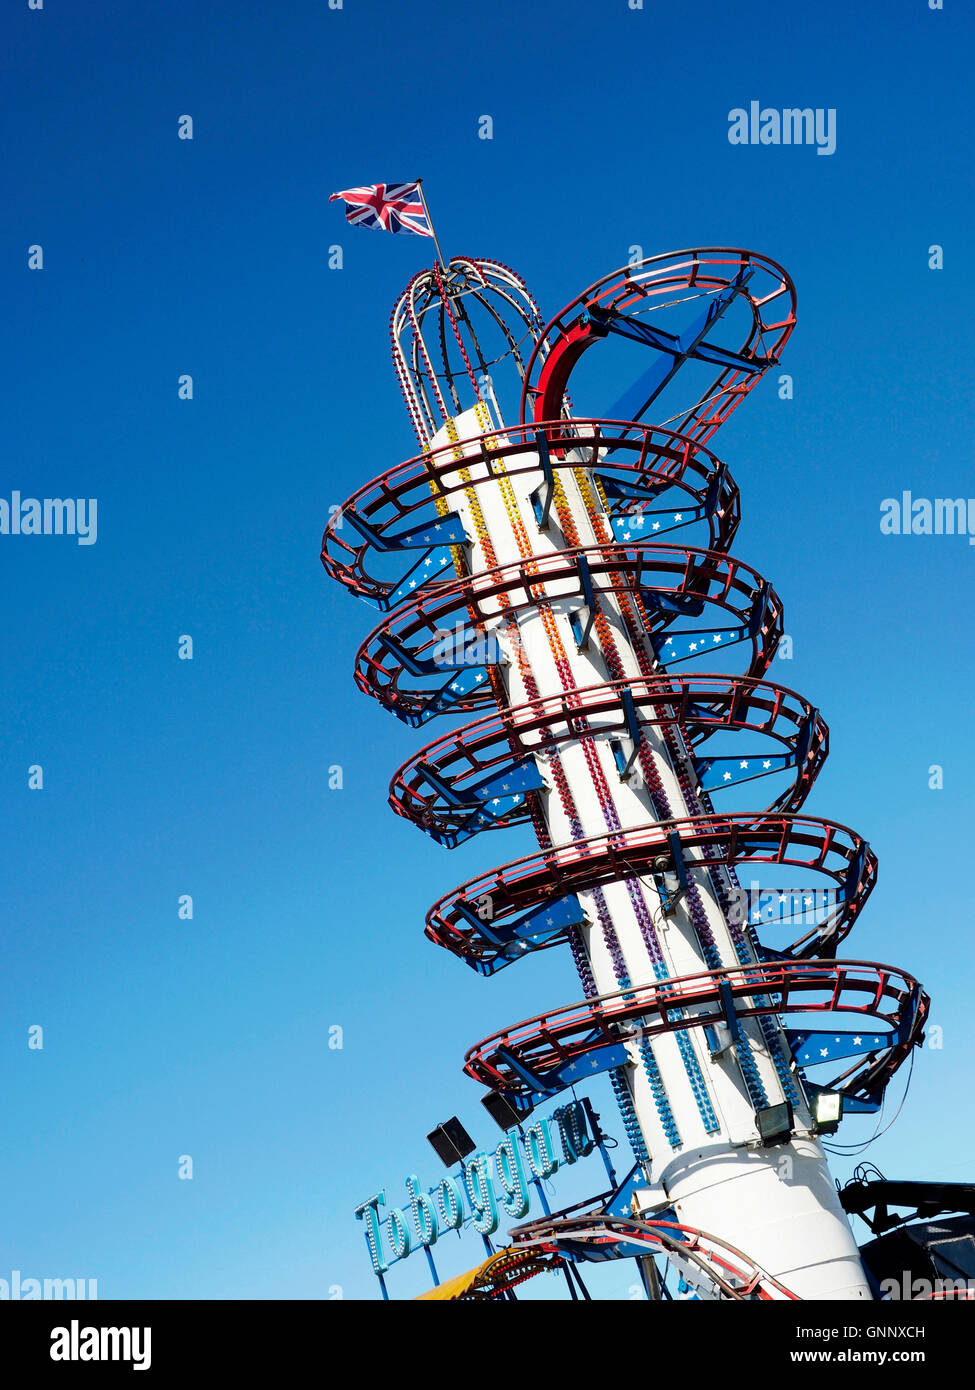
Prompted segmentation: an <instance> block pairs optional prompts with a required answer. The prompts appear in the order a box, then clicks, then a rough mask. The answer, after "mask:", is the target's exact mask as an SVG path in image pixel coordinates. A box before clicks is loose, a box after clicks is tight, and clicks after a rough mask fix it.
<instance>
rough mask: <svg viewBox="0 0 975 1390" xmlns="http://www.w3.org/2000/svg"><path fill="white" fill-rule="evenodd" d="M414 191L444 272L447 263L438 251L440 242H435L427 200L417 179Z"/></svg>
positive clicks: (434, 232) (434, 230)
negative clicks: (424, 215) (418, 196)
mask: <svg viewBox="0 0 975 1390" xmlns="http://www.w3.org/2000/svg"><path fill="white" fill-rule="evenodd" d="M416 191H417V193H419V195H420V202H421V203H422V204H423V211H424V212H425V213H426V218H427V221H428V222H429V223H430V231H431V233H432V235H433V244H434V246H435V247H436V248H437V260H438V261H439V262H440V264H441V265H442V266H443V268H444V270H446V269H447V262H446V261H445V260H444V254H443V252H442V251H441V249H440V242H439V241H438V240H437V231H436V228H435V227H434V225H433V218H432V217H431V216H430V209H429V208H428V207H427V200H426V198H424V196H423V180H422V179H417V180H416Z"/></svg>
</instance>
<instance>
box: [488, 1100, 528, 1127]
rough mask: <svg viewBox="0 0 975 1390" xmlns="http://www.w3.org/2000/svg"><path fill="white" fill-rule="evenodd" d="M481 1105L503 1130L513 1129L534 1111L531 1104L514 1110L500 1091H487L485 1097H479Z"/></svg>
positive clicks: (526, 1103)
mask: <svg viewBox="0 0 975 1390" xmlns="http://www.w3.org/2000/svg"><path fill="white" fill-rule="evenodd" d="M481 1104H482V1105H483V1106H484V1109H485V1110H486V1111H487V1112H488V1114H489V1115H490V1116H491V1119H492V1120H493V1121H494V1123H495V1124H496V1125H497V1126H498V1128H499V1129H503V1130H509V1129H513V1128H514V1126H515V1125H517V1124H521V1122H522V1120H525V1119H527V1118H528V1116H529V1115H530V1114H531V1113H532V1111H533V1110H534V1109H535V1107H534V1105H532V1104H531V1102H525V1104H524V1106H523V1107H521V1108H517V1109H516V1108H515V1106H513V1105H512V1104H511V1101H510V1100H508V1098H507V1096H503V1095H502V1094H501V1092H500V1091H488V1093H487V1095H486V1096H482V1097H481Z"/></svg>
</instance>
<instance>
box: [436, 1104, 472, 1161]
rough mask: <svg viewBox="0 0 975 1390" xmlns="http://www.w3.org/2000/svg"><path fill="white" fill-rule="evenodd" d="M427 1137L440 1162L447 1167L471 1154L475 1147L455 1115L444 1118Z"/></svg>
mask: <svg viewBox="0 0 975 1390" xmlns="http://www.w3.org/2000/svg"><path fill="white" fill-rule="evenodd" d="M427 1139H428V1140H429V1142H430V1143H431V1144H432V1145H433V1147H434V1149H435V1150H436V1154H437V1157H438V1158H439V1159H440V1162H441V1163H445V1164H446V1165H447V1167H448V1168H449V1167H451V1165H452V1164H454V1163H459V1162H460V1161H461V1160H462V1159H465V1158H466V1157H467V1155H468V1154H472V1153H473V1152H474V1150H475V1149H476V1147H477V1145H476V1144H475V1143H474V1140H473V1139H472V1138H471V1136H470V1135H469V1134H468V1133H467V1130H466V1129H465V1128H464V1126H463V1125H462V1124H461V1122H460V1120H458V1118H457V1116H456V1115H452V1116H451V1118H450V1119H449V1120H444V1122H443V1124H442V1125H437V1128H436V1129H435V1130H433V1132H432V1133H430V1134H428V1135H427Z"/></svg>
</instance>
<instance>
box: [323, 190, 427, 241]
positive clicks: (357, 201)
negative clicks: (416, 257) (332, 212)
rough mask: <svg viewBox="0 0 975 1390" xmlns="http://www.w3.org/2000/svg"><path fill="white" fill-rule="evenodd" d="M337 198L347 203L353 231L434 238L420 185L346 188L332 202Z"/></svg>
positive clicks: (332, 198) (346, 211)
mask: <svg viewBox="0 0 975 1390" xmlns="http://www.w3.org/2000/svg"><path fill="white" fill-rule="evenodd" d="M336 198H342V199H343V200H344V202H345V220H346V221H347V222H351V224H352V226H353V227H374V228H376V230H377V231H381V232H412V233H413V234H414V235H415V236H433V228H432V227H431V225H430V219H429V218H428V217H427V215H426V213H425V212H424V210H423V203H422V202H421V201H420V187H419V184H417V183H373V184H370V185H369V187H368V188H346V189H345V190H344V191H343V192H342V193H333V194H332V196H331V197H330V198H329V200H328V201H329V202H330V203H331V202H333V201H334V200H335V199H336Z"/></svg>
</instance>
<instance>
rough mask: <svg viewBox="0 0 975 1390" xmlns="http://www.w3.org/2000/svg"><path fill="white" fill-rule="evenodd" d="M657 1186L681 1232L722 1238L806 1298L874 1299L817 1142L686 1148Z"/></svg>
mask: <svg viewBox="0 0 975 1390" xmlns="http://www.w3.org/2000/svg"><path fill="white" fill-rule="evenodd" d="M655 1176H657V1175H655ZM658 1181H659V1182H660V1183H661V1184H662V1186H663V1187H664V1189H665V1191H666V1193H667V1195H668V1197H669V1198H670V1200H671V1201H672V1202H673V1204H674V1210H675V1211H676V1213H677V1219H678V1221H680V1223H681V1224H682V1225H686V1226H693V1227H695V1228H696V1229H698V1230H703V1231H707V1232H708V1233H709V1234H710V1235H713V1236H719V1237H720V1238H721V1239H722V1240H724V1241H727V1242H728V1244H729V1245H733V1246H735V1247H736V1248H737V1249H738V1250H740V1251H742V1253H744V1254H745V1255H747V1256H748V1257H749V1258H750V1259H751V1260H753V1261H754V1262H755V1264H757V1265H760V1266H761V1268H762V1269H764V1270H765V1271H766V1272H767V1273H768V1274H771V1275H773V1276H774V1277H775V1278H776V1279H778V1280H779V1282H780V1283H782V1284H784V1285H785V1287H786V1288H787V1289H790V1290H791V1291H792V1292H793V1293H795V1294H797V1295H798V1296H799V1297H800V1298H803V1299H830V1300H849V1301H858V1300H868V1299H872V1297H873V1295H872V1294H871V1292H870V1288H869V1286H868V1284H867V1281H866V1277H865V1275H864V1272H863V1266H862V1264H861V1263H860V1257H859V1254H858V1252H857V1247H856V1243H855V1241H854V1239H853V1232H852V1231H851V1229H850V1223H849V1220H848V1218H847V1216H846V1213H845V1212H844V1211H843V1209H842V1207H841V1206H840V1203H839V1198H838V1196H837V1193H836V1189H835V1187H834V1185H833V1180H832V1178H831V1176H830V1173H829V1168H828V1166H827V1162H826V1157H825V1155H824V1153H823V1150H822V1149H821V1148H820V1146H819V1144H818V1143H817V1142H816V1140H815V1139H803V1138H796V1139H794V1140H793V1141H792V1142H791V1143H789V1144H781V1145H777V1146H776V1147H774V1148H770V1149H742V1148H741V1147H739V1146H735V1145H731V1144H722V1143H717V1144H708V1145H703V1146H701V1147H700V1148H696V1149H687V1150H685V1152H684V1153H682V1154H680V1155H678V1156H677V1157H676V1158H675V1159H674V1160H673V1161H672V1162H671V1163H670V1164H668V1165H667V1166H666V1167H664V1168H663V1169H662V1171H661V1172H660V1174H659V1177H658Z"/></svg>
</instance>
